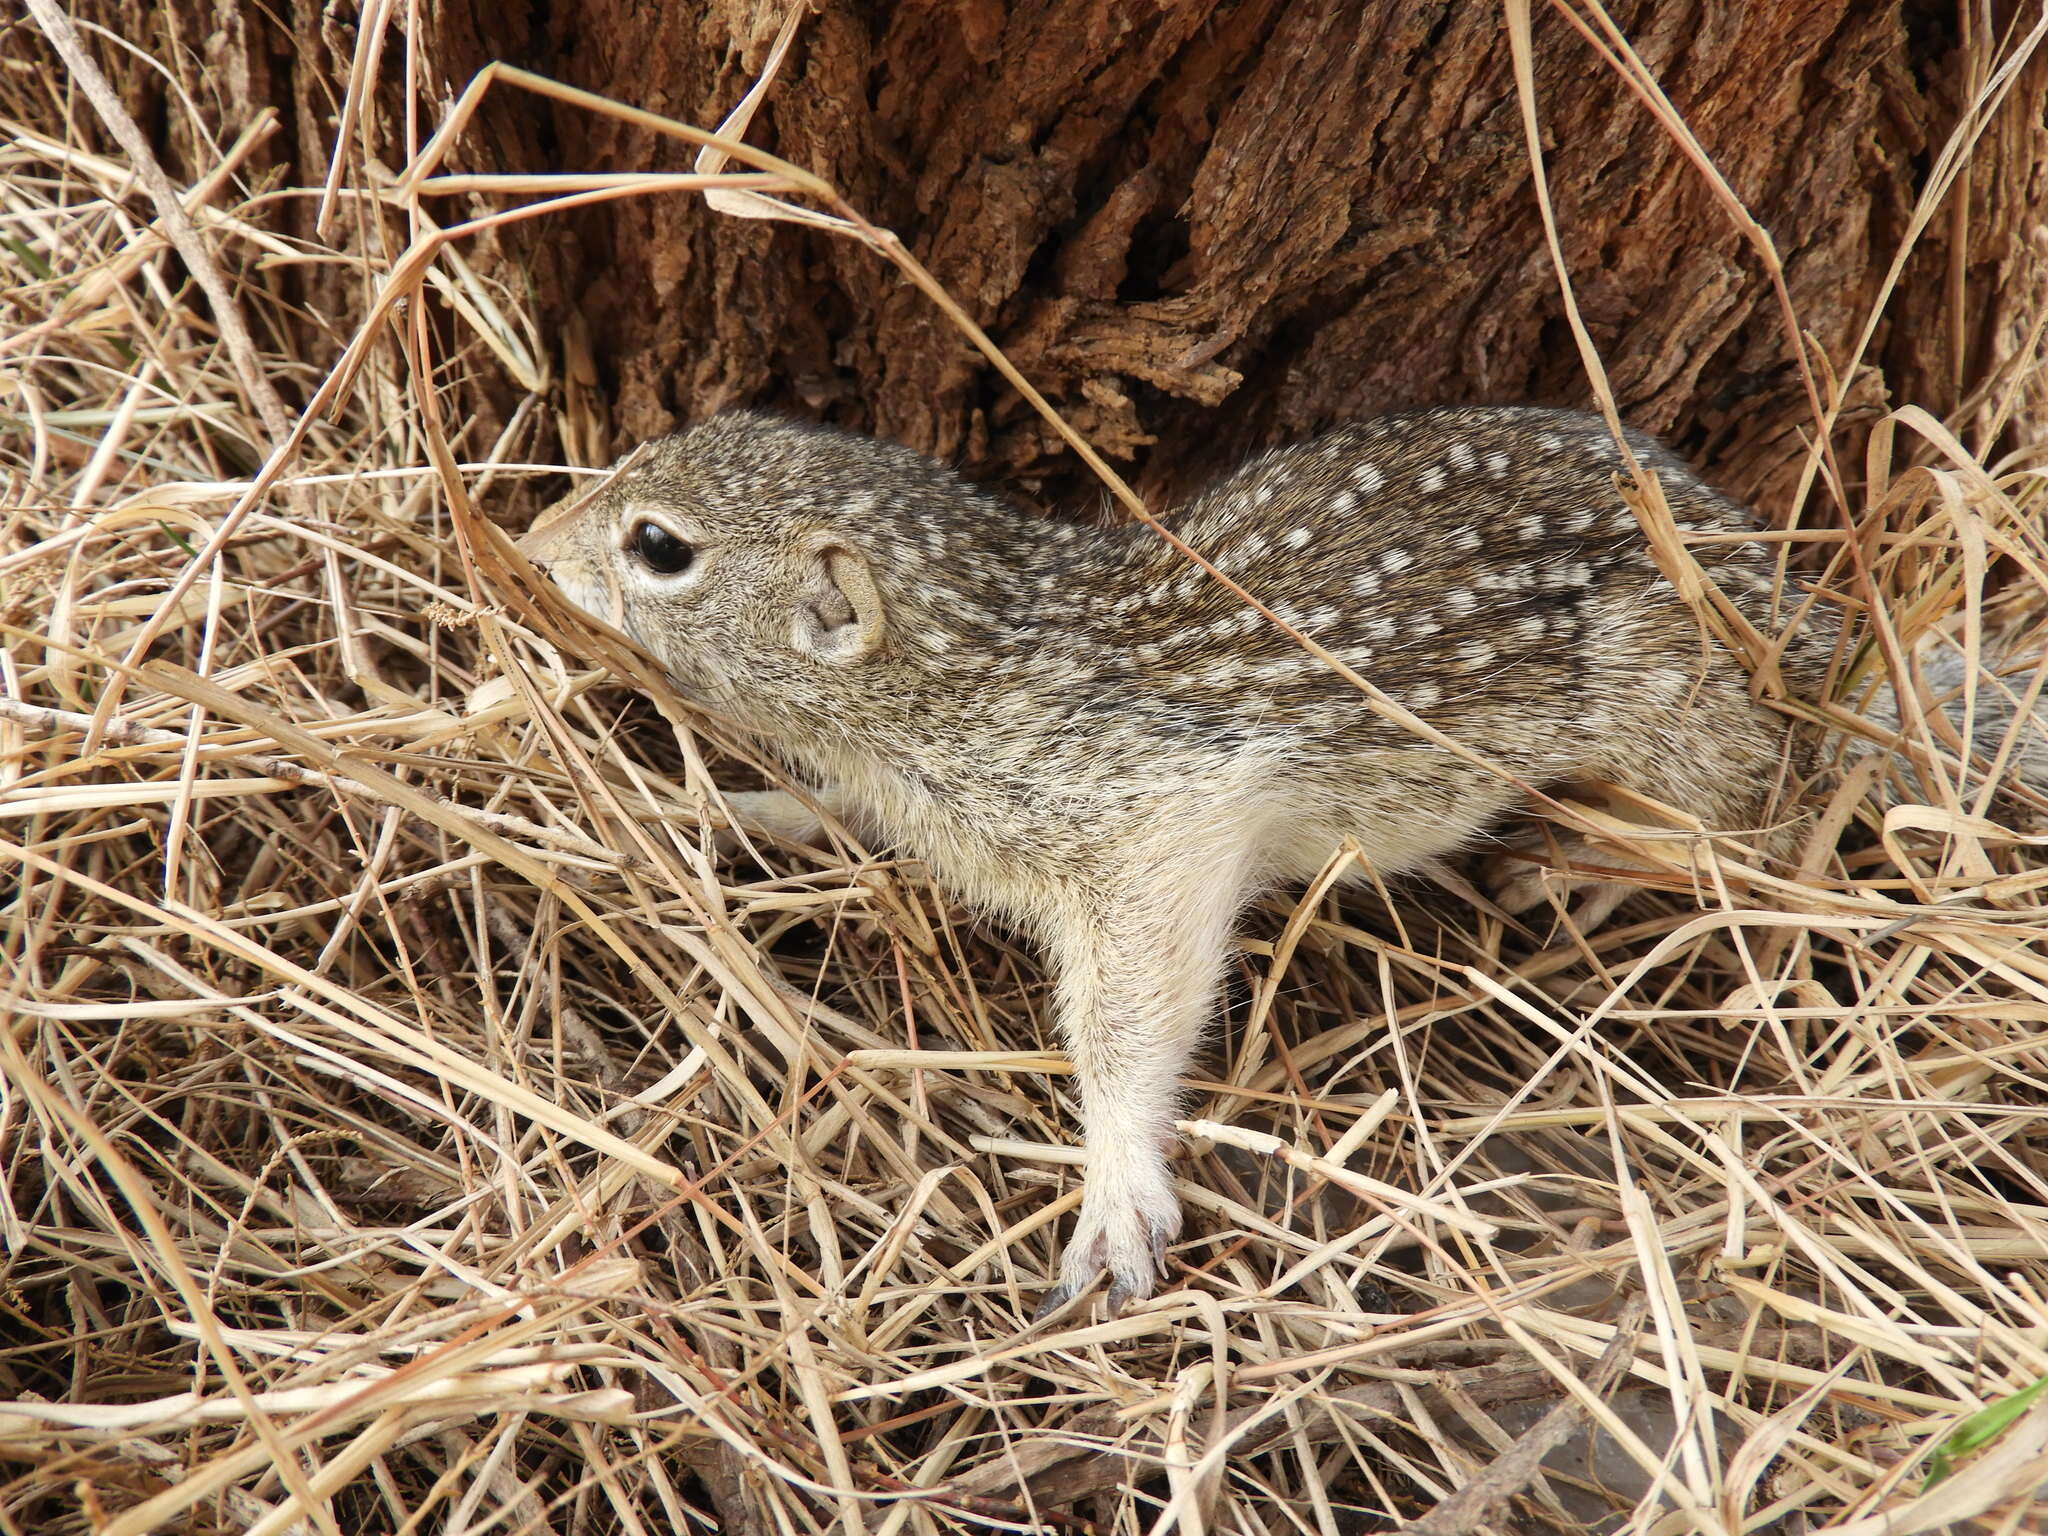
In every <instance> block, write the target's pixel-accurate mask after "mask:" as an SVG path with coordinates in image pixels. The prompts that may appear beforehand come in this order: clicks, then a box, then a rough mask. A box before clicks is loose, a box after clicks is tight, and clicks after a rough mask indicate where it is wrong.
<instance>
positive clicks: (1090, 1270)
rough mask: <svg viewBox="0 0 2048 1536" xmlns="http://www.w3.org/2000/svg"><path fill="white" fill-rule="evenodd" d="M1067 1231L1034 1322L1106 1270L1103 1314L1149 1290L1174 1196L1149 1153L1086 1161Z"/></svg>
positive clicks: (1167, 1236)
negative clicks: (1056, 1272) (1054, 1278)
mask: <svg viewBox="0 0 2048 1536" xmlns="http://www.w3.org/2000/svg"><path fill="white" fill-rule="evenodd" d="M1090 1162H1091V1167H1090V1168H1089V1171H1088V1182H1087V1187H1086V1189H1085V1191H1084V1192H1083V1194H1082V1196H1081V1215H1080V1219H1079V1221H1078V1222H1077V1223H1076V1224H1075V1227H1074V1235H1073V1237H1072V1238H1071V1239H1069V1240H1068V1243H1067V1246H1066V1249H1065V1251H1064V1252H1063V1253H1062V1254H1061V1255H1060V1279H1059V1284H1057V1285H1055V1286H1054V1287H1053V1288H1052V1289H1051V1290H1049V1291H1047V1292H1046V1293H1045V1298H1044V1300H1042V1301H1041V1302H1039V1304H1038V1310H1037V1312H1036V1313H1035V1314H1033V1316H1034V1319H1036V1318H1043V1317H1049V1316H1051V1315H1052V1314H1053V1313H1054V1312H1057V1311H1058V1310H1059V1309H1060V1308H1061V1307H1063V1306H1065V1305H1066V1304H1067V1303H1068V1302H1069V1301H1072V1300H1073V1299H1074V1298H1075V1297H1076V1296H1078V1295H1080V1294H1081V1293H1082V1292H1083V1291H1085V1290H1086V1289H1087V1288H1088V1287H1089V1285H1090V1284H1091V1283H1092V1282H1093V1281H1094V1279H1095V1277H1096V1275H1097V1274H1099V1273H1101V1272H1102V1271H1103V1270H1105V1269H1107V1270H1108V1271H1109V1315H1110V1316H1111V1317H1114V1316H1116V1315H1117V1314H1118V1313H1119V1312H1121V1311H1123V1309H1124V1306H1125V1304H1126V1303H1128V1302H1132V1301H1142V1300H1144V1299H1145V1298H1146V1297H1147V1296H1150V1295H1151V1294H1152V1287H1153V1285H1154V1283H1155V1282H1156V1281H1157V1280H1158V1278H1159V1267H1160V1262H1161V1260H1162V1259H1163V1258H1164V1257H1165V1254H1166V1248H1167V1245H1168V1244H1169V1243H1171V1242H1172V1241H1173V1240H1174V1239H1175V1238H1176V1237H1178V1236H1179V1235H1180V1223H1181V1210H1180V1199H1179V1197H1178V1196H1176V1195H1175V1194H1174V1192H1173V1180H1172V1178H1171V1177H1170V1176H1169V1175H1168V1173H1167V1171H1166V1159H1165V1158H1164V1157H1163V1156H1161V1155H1160V1153H1159V1152H1158V1151H1156V1150H1154V1151H1151V1152H1150V1153H1149V1154H1141V1155H1137V1156H1133V1157H1130V1158H1128V1159H1122V1160H1119V1161H1117V1162H1107V1161H1106V1160H1105V1162H1100V1163H1098V1162H1097V1161H1096V1160H1095V1159H1091V1160H1090Z"/></svg>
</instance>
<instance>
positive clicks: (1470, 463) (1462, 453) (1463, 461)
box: [1444, 443, 1479, 474]
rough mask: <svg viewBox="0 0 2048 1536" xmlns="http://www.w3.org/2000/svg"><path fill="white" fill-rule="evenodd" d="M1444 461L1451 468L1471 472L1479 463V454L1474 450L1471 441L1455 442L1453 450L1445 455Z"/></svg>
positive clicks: (1452, 445) (1452, 446)
mask: <svg viewBox="0 0 2048 1536" xmlns="http://www.w3.org/2000/svg"><path fill="white" fill-rule="evenodd" d="M1444 462H1445V463H1447V464H1449V465H1450V466H1451V468H1453V469H1456V470H1463V471H1465V472H1466V473H1468V474H1469V473H1470V472H1471V471H1472V470H1474V469H1475V468H1477V467H1478V465H1479V456H1478V455H1477V454H1475V453H1474V452H1473V451H1472V445H1471V444H1470V443H1453V444H1451V451H1450V452H1449V453H1447V454H1445V455H1444Z"/></svg>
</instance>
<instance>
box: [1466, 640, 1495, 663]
mask: <svg viewBox="0 0 2048 1536" xmlns="http://www.w3.org/2000/svg"><path fill="white" fill-rule="evenodd" d="M1495 659H1496V658H1495V654H1494V649H1493V647H1492V646H1491V645H1490V644H1488V643H1487V642H1486V641H1484V640H1467V641H1466V642H1465V643H1464V644H1463V645H1461V646H1459V647H1458V660H1460V661H1462V662H1463V663H1464V664H1465V665H1466V666H1468V667H1490V666H1492V665H1493V663H1494V661H1495Z"/></svg>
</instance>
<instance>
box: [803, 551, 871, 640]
mask: <svg viewBox="0 0 2048 1536" xmlns="http://www.w3.org/2000/svg"><path fill="white" fill-rule="evenodd" d="M813 558H814V560H815V563H814V564H813V566H812V567H811V579H810V580H809V582H807V583H806V584H805V587H804V590H803V593H802V595H801V596H800V597H799V599H798V601H797V615H796V638H797V644H798V645H799V646H801V647H802V648H803V649H804V650H807V651H809V652H810V653H811V654H812V655H814V656H816V657H818V658H819V659H820V660H822V661H832V662H839V663H842V664H843V663H846V662H852V661H859V660H860V659H861V658H862V657H864V656H867V655H868V654H869V653H871V652H872V651H873V650H874V649H875V647H876V646H878V645H880V644H881V643H882V594H881V593H880V592H878V591H876V590H875V578H874V577H873V576H872V575H870V574H869V572H868V565H867V562H866V561H865V560H863V559H862V558H861V557H860V556H859V555H858V554H856V553H855V552H854V551H853V550H850V549H848V548H847V547H846V546H845V545H843V544H828V545H826V546H825V547H823V548H822V549H820V550H818V551H817V553H816V555H815V556H814V557H813Z"/></svg>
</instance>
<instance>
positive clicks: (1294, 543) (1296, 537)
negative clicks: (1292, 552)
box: [1285, 528, 1316, 549]
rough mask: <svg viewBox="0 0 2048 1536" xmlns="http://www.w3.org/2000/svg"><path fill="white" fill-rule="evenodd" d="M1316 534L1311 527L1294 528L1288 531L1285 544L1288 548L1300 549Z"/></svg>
mask: <svg viewBox="0 0 2048 1536" xmlns="http://www.w3.org/2000/svg"><path fill="white" fill-rule="evenodd" d="M1315 536H1316V533H1315V530H1314V529H1313V528H1295V529H1292V530H1290V531H1289V532H1288V535H1287V538H1286V541H1285V542H1286V544H1287V547H1288V548H1289V549H1300V548H1302V547H1304V546H1305V545H1306V544H1307V543H1308V541H1309V540H1310V539H1312V538H1314V537H1315Z"/></svg>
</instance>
